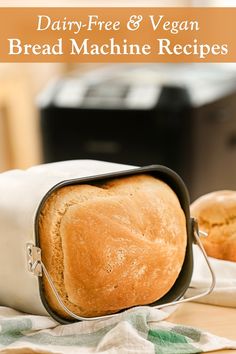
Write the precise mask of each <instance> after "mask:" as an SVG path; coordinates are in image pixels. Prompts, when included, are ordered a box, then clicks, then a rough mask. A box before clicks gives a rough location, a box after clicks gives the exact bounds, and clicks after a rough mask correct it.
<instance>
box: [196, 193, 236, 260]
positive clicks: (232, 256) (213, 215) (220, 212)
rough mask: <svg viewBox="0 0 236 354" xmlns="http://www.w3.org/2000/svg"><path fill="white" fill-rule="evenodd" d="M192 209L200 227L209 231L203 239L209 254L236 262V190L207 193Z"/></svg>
mask: <svg viewBox="0 0 236 354" xmlns="http://www.w3.org/2000/svg"><path fill="white" fill-rule="evenodd" d="M190 210H191V215H192V216H193V217H195V218H197V220H198V223H199V229H201V230H203V231H206V232H207V233H208V236H207V237H206V238H202V239H201V240H202V243H203V246H204V248H205V250H206V253H207V254H208V256H210V257H214V258H218V259H224V260H228V261H233V262H236V191H230V190H223V191H217V192H212V193H209V194H206V195H204V196H202V197H200V198H199V199H197V200H196V201H195V202H194V203H193V204H192V205H191V208H190Z"/></svg>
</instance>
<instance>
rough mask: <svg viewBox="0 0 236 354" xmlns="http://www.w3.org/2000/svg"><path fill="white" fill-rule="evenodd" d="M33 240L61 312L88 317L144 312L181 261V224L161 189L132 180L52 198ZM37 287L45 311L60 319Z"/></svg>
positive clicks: (144, 179)
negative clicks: (140, 308)
mask: <svg viewBox="0 0 236 354" xmlns="http://www.w3.org/2000/svg"><path fill="white" fill-rule="evenodd" d="M39 240H40V247H41V249H42V259H43V262H44V264H45V266H46V268H47V270H48V272H49V273H50V275H51V277H52V279H53V282H54V284H55V286H56V288H57V291H58V293H59V294H60V296H61V298H62V300H63V302H64V304H65V305H66V306H67V307H68V308H69V309H70V310H71V311H73V312H74V313H76V314H77V315H79V316H85V317H93V316H99V315H105V314H110V313H115V312H117V311H119V310H121V309H125V308H129V307H132V306H135V305H145V304H150V303H152V302H154V301H155V300H157V299H160V298H161V297H162V296H163V295H165V294H166V293H167V292H168V290H170V288H171V287H172V285H173V284H174V283H175V281H176V279H177V277H178V274H179V273H180V270H181V267H182V265H183V261H184V258H185V253H186V243H187V235H186V220H185V215H184V212H183V210H182V209H181V206H180V203H179V200H178V198H177V196H176V195H175V193H174V192H173V190H172V189H171V188H170V187H169V186H168V185H167V184H165V183H164V182H162V181H160V180H158V179H156V178H154V177H152V176H149V175H145V174H142V175H133V176H129V177H123V178H117V179H113V180H109V181H107V182H104V183H100V184H98V183H97V184H78V185H71V186H65V187H63V188H61V189H58V190H57V191H55V192H54V193H52V194H51V195H50V197H49V198H48V199H47V201H46V203H45V204H44V206H43V208H42V210H41V214H40V218H39ZM43 284H44V293H45V297H46V299H47V302H48V304H49V305H50V307H51V308H52V309H53V311H54V312H55V313H57V314H59V315H60V316H63V317H65V318H66V317H68V316H67V315H66V313H65V312H64V311H63V310H62V309H61V308H60V306H59V305H58V303H57V300H56V299H55V297H54V295H53V293H52V291H51V289H50V287H49V285H48V283H47V280H46V279H45V278H43Z"/></svg>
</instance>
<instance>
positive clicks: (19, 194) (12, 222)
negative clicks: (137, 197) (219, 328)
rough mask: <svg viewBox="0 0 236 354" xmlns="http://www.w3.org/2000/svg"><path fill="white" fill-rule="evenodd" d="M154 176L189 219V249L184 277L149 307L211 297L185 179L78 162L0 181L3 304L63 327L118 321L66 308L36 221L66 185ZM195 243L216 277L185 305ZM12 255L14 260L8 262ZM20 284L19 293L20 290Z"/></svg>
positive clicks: (156, 168) (161, 169)
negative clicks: (56, 308)
mask: <svg viewBox="0 0 236 354" xmlns="http://www.w3.org/2000/svg"><path fill="white" fill-rule="evenodd" d="M140 173H146V174H150V175H152V176H154V177H156V178H158V179H160V180H162V181H164V182H165V183H167V184H168V185H169V186H170V187H171V188H172V189H173V191H174V192H175V193H176V195H177V197H178V199H179V202H180V204H181V207H182V209H183V211H184V213H185V217H186V228H187V230H186V231H187V249H186V254H185V260H184V263H183V266H182V269H181V272H180V274H179V276H178V278H177V280H176V282H175V284H174V285H173V287H172V288H171V289H170V290H169V291H168V293H167V294H166V295H165V296H163V297H162V298H161V299H159V300H158V301H156V302H154V303H152V304H149V305H150V306H153V307H155V308H161V307H164V306H168V305H170V304H175V303H179V302H185V301H189V300H193V299H195V298H197V297H200V296H203V295H206V294H208V293H209V292H210V291H212V288H213V287H214V274H213V273H212V271H211V268H210V265H209V262H208V259H207V257H206V254H205V252H204V250H203V248H202V246H201V243H200V240H199V237H198V236H199V232H198V229H197V222H196V221H195V220H193V219H191V218H190V214H189V197H188V193H187V190H186V187H185V185H184V183H183V181H182V180H181V178H180V177H179V176H178V175H177V174H176V173H175V172H173V171H172V170H170V169H169V168H167V167H165V166H160V165H152V166H148V167H135V166H128V165H121V164H116V163H108V162H102V161H95V160H74V161H65V162H58V163H51V164H45V165H39V166H35V167H33V168H30V169H28V170H26V171H20V170H13V171H8V172H5V173H2V174H1V175H0V194H1V196H2V198H1V201H0V232H1V235H4V236H5V237H4V239H3V238H2V237H1V238H0V249H1V255H2V257H0V280H1V284H4V286H1V289H0V304H1V305H4V306H10V307H13V308H16V309H18V310H21V311H24V312H28V313H34V314H40V315H45V314H47V315H48V314H50V315H51V316H52V317H53V318H54V319H56V320H57V321H58V322H60V323H69V322H73V321H78V320H85V319H86V320H93V319H95V318H104V317H111V316H115V315H116V314H110V315H105V316H99V317H89V318H84V317H80V316H77V315H76V314H74V313H72V312H71V311H70V310H69V309H68V308H66V306H65V305H64V304H63V302H62V300H61V299H60V296H59V294H58V293H57V290H56V288H55V286H54V284H53V281H52V279H51V277H50V274H49V273H48V272H47V269H46V268H45V266H44V264H43V262H42V260H41V249H40V243H39V235H38V220H39V215H40V211H41V208H42V206H43V205H44V203H45V201H46V200H47V198H48V197H49V195H51V193H52V192H54V191H55V190H57V189H59V188H61V187H64V186H66V185H73V184H80V183H88V182H89V183H93V182H98V181H99V182H101V181H103V180H106V181H107V180H109V179H111V178H112V179H113V178H119V177H124V176H130V175H134V174H140ZM193 242H197V243H198V245H199V247H200V248H201V249H202V252H203V254H204V256H205V258H206V262H207V265H208V267H209V269H210V271H211V274H212V284H211V287H210V288H209V290H207V291H204V292H203V293H202V294H199V295H196V296H195V297H194V298H191V299H183V296H184V294H185V292H186V290H187V288H188V287H189V284H190V281H191V276H192V271H193V253H192V244H193ZM9 250H10V251H11V253H10V254H11V257H9ZM42 276H45V277H46V278H47V280H48V282H49V284H50V287H51V290H52V292H53V293H54V295H55V297H56V299H57V301H58V302H59V304H60V306H61V307H62V309H63V310H64V311H65V312H67V314H68V315H69V316H70V317H71V320H65V319H64V318H62V317H60V316H59V315H58V314H56V313H54V312H53V311H52V309H51V308H50V306H49V305H48V303H47V301H46V299H45V296H44V292H43V289H42ZM17 283H20V284H22V286H21V287H18V288H16V284H17Z"/></svg>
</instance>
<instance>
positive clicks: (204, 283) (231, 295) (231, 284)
mask: <svg viewBox="0 0 236 354" xmlns="http://www.w3.org/2000/svg"><path fill="white" fill-rule="evenodd" d="M193 256H194V270H193V276H192V281H191V284H190V289H189V290H188V291H187V293H186V297H189V296H193V295H196V294H198V293H199V289H200V288H207V287H209V284H210V282H211V275H210V271H209V270H208V268H207V265H206V261H205V259H204V257H203V255H202V252H201V251H200V249H199V247H198V246H195V245H194V246H193ZM209 261H210V264H211V266H212V268H213V271H214V273H215V276H216V286H215V288H214V291H213V292H212V293H211V294H210V295H207V296H204V297H202V298H200V299H199V300H197V301H198V302H202V303H207V304H213V305H220V306H230V307H236V262H229V261H223V260H220V259H216V258H212V257H209Z"/></svg>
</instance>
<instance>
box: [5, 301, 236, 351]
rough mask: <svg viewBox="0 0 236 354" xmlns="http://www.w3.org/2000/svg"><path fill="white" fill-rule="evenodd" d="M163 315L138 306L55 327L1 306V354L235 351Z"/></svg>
mask: <svg viewBox="0 0 236 354" xmlns="http://www.w3.org/2000/svg"><path fill="white" fill-rule="evenodd" d="M167 317H168V313H167V312H165V311H161V310H156V309H153V308H151V307H147V306H145V307H139V308H136V309H131V310H128V311H126V312H123V313H121V314H119V315H118V316H116V317H113V318H107V319H103V320H97V321H83V322H77V323H73V324H69V325H59V324H58V323H57V322H55V321H54V320H53V319H51V318H50V317H45V316H33V315H27V314H22V313H20V312H17V311H15V310H13V309H10V308H6V307H0V353H1V352H2V353H28V352H29V350H30V349H31V350H33V351H35V352H37V353H39V352H40V353H45V352H47V353H57V354H58V353H66V354H67V353H68V354H69V353H71V354H77V353H83V354H88V353H107V354H115V353H121V354H123V353H132V354H136V353H142V354H149V353H150V354H155V353H158V354H185V353H201V352H208V351H212V350H217V349H223V348H225V349H226V348H227V349H236V342H234V341H230V340H227V339H225V338H221V337H217V336H214V335H212V334H210V333H207V332H204V331H201V330H199V329H196V328H192V327H186V326H182V325H181V326H180V325H175V324H172V323H169V322H166V321H164V320H165V319H166V318H167Z"/></svg>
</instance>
